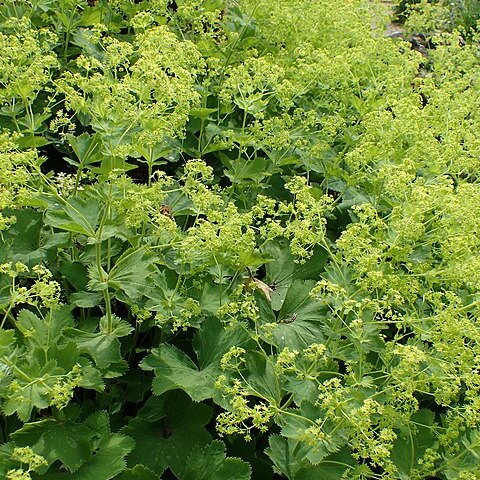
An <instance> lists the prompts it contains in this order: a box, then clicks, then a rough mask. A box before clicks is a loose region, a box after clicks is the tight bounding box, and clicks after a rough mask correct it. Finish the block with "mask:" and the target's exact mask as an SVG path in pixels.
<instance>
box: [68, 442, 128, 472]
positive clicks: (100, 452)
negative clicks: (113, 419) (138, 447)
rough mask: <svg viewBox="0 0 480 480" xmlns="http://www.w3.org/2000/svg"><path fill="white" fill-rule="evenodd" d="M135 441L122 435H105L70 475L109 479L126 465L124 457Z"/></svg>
mask: <svg viewBox="0 0 480 480" xmlns="http://www.w3.org/2000/svg"><path fill="white" fill-rule="evenodd" d="M134 445H135V442H134V441H133V440H132V439H131V438H129V437H126V436H124V435H119V434H111V435H108V436H105V437H103V438H102V439H101V441H100V442H99V444H98V446H97V448H96V449H95V450H94V452H92V453H93V455H92V457H91V459H90V460H89V461H88V462H87V463H85V464H83V465H82V466H81V467H80V468H79V469H78V470H77V471H76V472H75V473H74V474H73V475H72V476H71V477H69V478H71V479H72V480H99V479H100V478H101V479H102V480H103V479H105V480H109V479H110V478H114V477H115V476H116V475H118V474H119V473H120V472H121V471H122V470H124V468H125V466H126V462H125V457H126V456H127V454H128V453H130V452H131V451H132V450H133V447H134Z"/></svg>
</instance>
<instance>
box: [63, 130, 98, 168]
mask: <svg viewBox="0 0 480 480" xmlns="http://www.w3.org/2000/svg"><path fill="white" fill-rule="evenodd" d="M67 140H68V143H69V144H70V146H71V147H72V149H73V151H74V152H75V155H76V156H77V158H78V160H79V161H80V165H82V166H83V167H85V166H87V165H90V164H92V163H95V162H98V161H100V160H101V159H102V156H101V148H102V141H101V137H100V135H99V134H98V133H95V134H94V135H90V134H88V133H86V132H85V133H82V134H81V135H79V136H78V137H75V136H74V135H71V134H68V135H67Z"/></svg>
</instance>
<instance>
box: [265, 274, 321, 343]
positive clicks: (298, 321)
mask: <svg viewBox="0 0 480 480" xmlns="http://www.w3.org/2000/svg"><path fill="white" fill-rule="evenodd" d="M314 286H315V282H314V281H313V280H295V281H294V282H293V283H292V284H291V285H290V287H289V288H288V290H287V293H286V295H285V299H284V301H283V302H282V307H281V309H280V311H279V312H278V314H277V323H278V325H277V326H276V327H275V329H274V331H273V332H272V337H273V339H274V344H275V345H276V346H277V347H279V348H284V347H288V348H290V349H292V350H300V349H303V348H305V347H307V346H308V345H311V344H312V343H316V342H321V341H322V339H323V337H324V335H323V324H324V322H323V321H322V318H324V315H325V307H324V306H322V305H320V304H319V303H318V302H316V301H315V300H313V299H312V298H310V291H311V290H312V288H313V287H314Z"/></svg>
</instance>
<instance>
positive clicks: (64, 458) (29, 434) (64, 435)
mask: <svg viewBox="0 0 480 480" xmlns="http://www.w3.org/2000/svg"><path fill="white" fill-rule="evenodd" d="M94 435H95V432H94V431H93V430H91V429H90V428H88V427H87V426H86V425H84V424H78V423H75V422H70V421H68V420H67V421H65V422H60V421H58V420H54V419H47V420H41V421H39V422H32V423H27V424H25V425H24V426H23V427H22V428H21V429H20V430H17V431H16V432H15V433H14V434H13V438H14V440H15V442H16V443H17V444H18V445H20V446H34V447H35V451H36V452H37V453H38V454H39V455H42V456H43V457H44V458H45V459H46V460H47V461H48V462H49V463H50V464H51V463H53V462H55V461H56V460H60V461H61V462H62V463H63V464H64V465H65V466H66V467H67V468H68V469H69V470H70V471H71V472H74V471H75V470H77V469H78V468H79V467H80V466H81V465H82V464H83V463H85V462H86V461H87V460H88V458H89V457H90V442H91V440H92V438H93V437H94Z"/></svg>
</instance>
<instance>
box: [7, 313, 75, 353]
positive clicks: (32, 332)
mask: <svg viewBox="0 0 480 480" xmlns="http://www.w3.org/2000/svg"><path fill="white" fill-rule="evenodd" d="M16 326H17V328H18V330H19V331H20V332H21V334H22V335H23V337H24V341H25V344H26V345H27V346H29V348H30V349H33V348H40V349H41V350H43V351H45V352H47V351H48V349H49V348H50V347H52V346H53V345H56V343H57V342H58V340H59V338H60V336H61V334H62V331H63V330H64V329H66V328H67V327H70V326H73V318H72V315H71V313H70V309H69V307H68V306H64V307H61V308H58V309H51V310H49V311H48V312H47V313H46V315H45V317H44V318H43V319H40V318H39V317H37V315H35V314H34V313H33V312H31V311H30V310H21V311H20V313H19V314H18V318H17V322H16Z"/></svg>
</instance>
